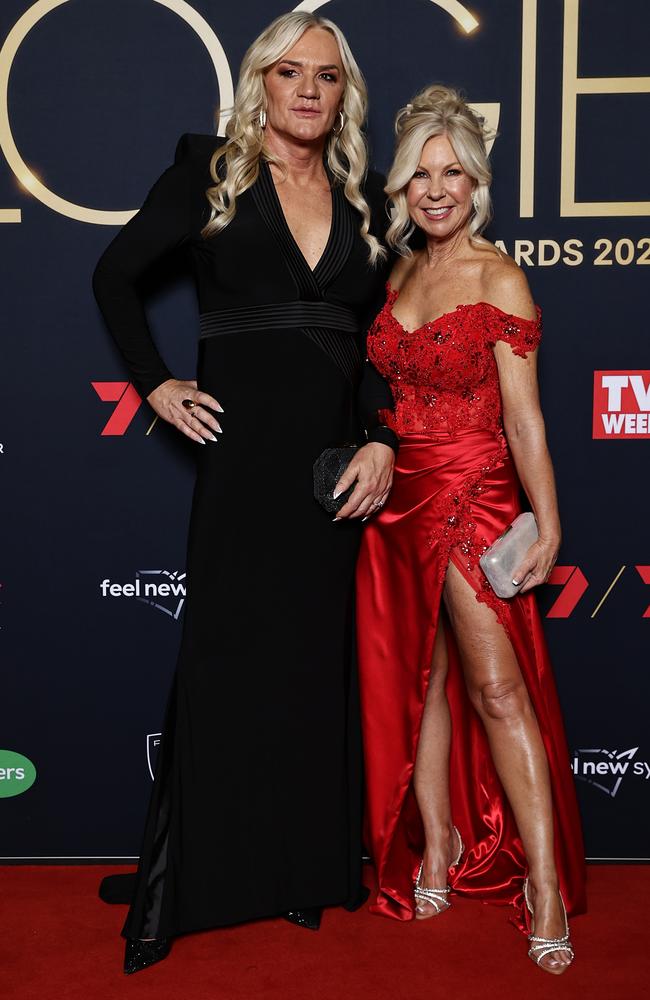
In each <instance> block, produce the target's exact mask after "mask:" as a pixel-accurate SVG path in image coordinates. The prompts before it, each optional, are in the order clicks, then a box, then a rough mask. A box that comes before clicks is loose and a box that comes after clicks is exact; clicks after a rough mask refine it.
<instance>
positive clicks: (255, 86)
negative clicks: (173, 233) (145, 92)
mask: <svg viewBox="0 0 650 1000" xmlns="http://www.w3.org/2000/svg"><path fill="white" fill-rule="evenodd" d="M309 28H324V29H325V31H329V32H330V33H331V34H332V35H334V38H335V39H336V41H337V44H338V47H339V52H340V55H341V62H342V64H343V69H344V72H345V91H344V93H343V107H342V111H343V127H342V128H341V130H340V132H338V133H334V132H332V134H331V135H330V137H329V139H328V142H327V147H326V150H325V155H326V159H327V164H328V166H329V168H330V170H331V172H332V174H333V175H334V178H335V179H336V181H338V182H339V183H340V184H342V185H343V190H344V193H345V197H346V198H347V200H348V201H349V202H350V204H351V205H352V206H353V208H355V209H356V210H357V211H358V212H359V215H360V216H361V230H360V231H361V236H362V237H363V239H364V240H365V242H366V243H367V245H368V250H369V256H370V261H371V262H372V263H373V264H375V263H376V262H377V260H379V259H380V258H382V257H384V256H385V255H386V250H385V248H384V247H383V246H382V245H381V243H380V242H379V240H378V239H377V238H376V237H375V236H373V235H372V233H371V232H370V209H369V207H368V204H367V202H366V200H365V198H364V196H363V194H362V191H361V186H362V184H363V182H364V180H365V176H366V173H367V169H368V149H367V145H366V139H365V136H364V134H363V131H362V128H363V124H364V122H365V119H366V112H367V107H368V98H367V90H366V84H365V80H364V78H363V76H362V73H361V70H360V69H359V67H358V65H357V62H356V60H355V58H354V56H353V55H352V52H351V51H350V46H349V45H348V43H347V41H346V39H345V36H344V35H343V32H342V31H341V29H340V28H338V27H337V26H336V25H335V24H334V23H333V22H332V21H329V20H327V18H323V17H317V16H316V15H315V14H309V13H303V12H300V11H293V12H292V13H290V14H282V15H281V16H280V17H277V18H276V19H275V20H274V21H273V22H272V23H271V24H270V25H269V26H268V28H265V30H264V31H263V32H262V33H261V35H259V36H258V37H257V38H256V39H255V41H254V42H253V44H252V45H251V46H250V48H249V49H248V51H247V52H246V55H245V56H244V59H243V61H242V65H241V71H240V74H239V82H238V84H237V90H236V93H235V100H234V104H233V109H232V115H231V117H230V120H229V121H228V124H227V125H226V142H225V144H224V145H223V146H221V147H220V148H219V149H218V150H217V151H216V152H215V154H214V155H213V157H212V160H211V162H210V173H211V175H212V179H213V180H214V187H210V188H208V190H207V191H206V196H207V198H208V201H209V202H210V206H211V211H210V218H209V220H208V222H207V224H206V225H205V227H204V228H203V230H202V235H203V236H204V237H206V238H207V237H209V236H213V235H214V234H216V233H219V232H221V230H222V229H225V228H226V226H227V225H229V223H230V222H232V220H233V218H234V216H235V212H236V209H237V198H238V197H239V195H241V194H243V193H244V191H247V190H248V188H250V187H252V185H253V184H254V183H255V181H256V180H257V177H258V175H259V161H260V157H264V159H266V160H268V161H269V162H270V163H276V164H278V165H279V166H280V167H283V166H284V165H283V163H282V161H281V160H280V159H279V158H278V157H276V156H274V155H273V154H272V153H270V151H269V150H268V149H266V148H265V145H264V130H263V129H262V128H261V126H260V123H259V116H260V112H261V111H263V110H265V109H266V90H265V87H264V74H265V71H266V70H268V69H269V68H270V67H271V66H273V65H274V64H275V63H276V62H278V61H279V60H280V59H282V57H283V56H284V55H286V53H287V52H288V51H289V49H291V48H292V47H293V45H295V43H296V42H297V41H298V39H299V38H300V37H301V36H302V35H303V34H304V33H305V31H307V30H308V29H309ZM224 167H225V169H224Z"/></svg>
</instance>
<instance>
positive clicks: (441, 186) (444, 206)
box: [406, 135, 475, 240]
mask: <svg viewBox="0 0 650 1000" xmlns="http://www.w3.org/2000/svg"><path fill="white" fill-rule="evenodd" d="M474 187H475V181H474V180H473V179H472V178H471V177H470V176H469V175H468V174H466V173H465V171H464V170H463V168H462V166H461V165H460V163H459V162H458V160H457V158H456V153H455V151H454V148H453V146H452V145H451V143H450V141H449V139H448V138H447V136H446V135H436V136H433V138H431V139H428V140H427V142H425V144H424V146H423V147H422V153H421V154H420V162H419V163H418V167H417V170H416V171H415V173H414V174H413V178H412V180H411V181H410V182H409V185H408V188H407V190H406V203H407V206H408V212H409V215H410V216H411V219H412V220H413V222H414V223H415V225H416V226H418V227H419V228H420V229H422V230H423V231H424V232H425V233H426V235H427V236H428V237H430V238H432V239H440V240H444V239H447V238H449V237H450V236H452V235H453V234H454V233H457V232H459V231H460V230H461V229H462V228H463V227H464V226H465V225H466V224H467V221H468V219H469V217H470V215H471V212H472V191H473V189H474Z"/></svg>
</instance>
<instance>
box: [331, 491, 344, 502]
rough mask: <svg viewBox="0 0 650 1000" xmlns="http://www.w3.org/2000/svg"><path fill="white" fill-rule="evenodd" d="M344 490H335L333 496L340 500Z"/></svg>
mask: <svg viewBox="0 0 650 1000" xmlns="http://www.w3.org/2000/svg"><path fill="white" fill-rule="evenodd" d="M342 492H343V490H334V492H333V493H332V496H333V498H334V499H335V500H338V498H339V497H340V496H341V493H342Z"/></svg>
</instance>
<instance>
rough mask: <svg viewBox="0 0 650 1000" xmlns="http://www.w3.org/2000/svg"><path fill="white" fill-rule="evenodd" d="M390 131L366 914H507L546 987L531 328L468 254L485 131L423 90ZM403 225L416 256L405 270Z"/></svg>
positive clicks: (549, 806)
mask: <svg viewBox="0 0 650 1000" xmlns="http://www.w3.org/2000/svg"><path fill="white" fill-rule="evenodd" d="M397 132H398V143H397V150H396V157H395V162H394V165H393V168H392V170H391V173H390V175H389V179H388V185H387V188H386V191H387V192H388V195H389V198H390V200H391V202H392V206H393V213H392V215H393V221H392V224H391V227H390V229H389V231H388V236H387V239H388V241H389V243H391V245H392V246H393V248H395V249H396V250H397V251H398V253H400V255H401V256H400V258H398V263H397V264H396V266H395V268H394V269H393V272H392V274H391V278H390V283H389V285H388V296H387V300H386V303H385V305H384V308H383V309H382V311H381V312H380V314H379V315H378V316H377V318H376V320H375V322H374V324H373V327H372V329H371V330H370V333H369V336H368V354H369V358H370V360H371V361H372V362H373V363H374V365H375V366H376V367H377V369H379V371H380V372H381V373H382V374H383V375H384V376H385V378H387V379H388V380H389V382H390V384H391V387H392V390H393V395H394V399H395V408H394V412H386V413H384V414H383V418H384V420H385V422H386V423H387V424H388V425H389V426H391V427H392V428H393V429H394V430H395V431H396V432H397V433H398V435H399V437H400V450H399V456H398V459H397V464H396V467H395V478H394V485H393V490H392V493H391V495H390V498H389V500H388V502H387V503H386V505H385V506H383V507H382V509H381V510H380V511H378V512H377V513H376V514H375V516H374V517H373V518H372V520H371V521H370V522H369V523H368V525H367V527H366V531H365V535H364V540H363V545H362V551H361V556H360V561H359V564H358V576H357V590H358V597H357V600H358V618H359V621H358V635H359V639H358V642H359V654H360V671H361V683H362V706H363V721H364V740H365V755H366V768H367V798H368V802H367V827H368V828H367V837H368V842H369V846H370V847H371V849H372V855H373V858H374V861H375V865H376V869H377V879H378V892H377V896H376V899H375V901H374V903H373V906H372V909H373V910H374V912H375V913H380V914H384V915H386V916H392V917H395V918H396V919H398V920H410V919H412V918H413V917H416V918H420V919H423V918H427V917H431V916H434V915H437V914H438V913H442V912H443V911H444V910H445V909H446V908H447V907H448V905H449V893H450V891H452V890H453V891H454V892H457V893H462V894H464V895H467V896H474V897H476V898H479V899H481V900H485V901H493V902H497V903H501V904H511V905H513V906H514V908H515V923H516V925H517V926H518V927H519V928H520V929H521V930H522V931H525V932H528V933H529V937H530V939H531V940H530V946H529V949H530V950H529V955H530V957H531V958H533V959H534V960H535V961H536V962H537V963H538V964H539V965H540V966H541V967H542V968H544V969H546V971H548V972H552V973H555V974H559V973H562V972H564V971H565V969H566V968H567V967H568V965H569V964H570V962H571V960H572V958H573V951H572V949H571V946H570V941H569V938H568V925H567V923H566V917H565V912H564V904H566V911H567V912H568V913H569V914H575V913H580V912H581V911H583V910H584V909H585V889H584V882H585V866H584V851H583V844H582V835H581V828H580V819H579V814H578V809H577V803H576V797H575V790H574V786H573V776H572V774H571V771H570V766H569V754H568V751H567V746H566V742H565V736H564V730H563V724H562V717H561V711H560V706H559V703H558V698H557V693H556V689H555V683H554V679H553V674H552V669H551V664H550V662H549V657H548V653H547V648H546V644H545V641H544V636H543V632H542V627H541V621H540V616H539V613H538V610H537V606H536V603H535V597H534V595H533V594H532V593H531V590H532V588H533V587H534V586H536V585H537V584H540V583H542V582H544V581H545V580H546V579H547V577H548V574H549V573H550V571H551V568H552V566H553V564H554V562H555V559H556V557H557V552H558V548H559V545H560V525H559V517H558V510H557V501H556V495H555V486H554V477H553V469H552V465H551V460H550V457H549V453H548V450H547V446H546V441H545V435H544V422H543V418H542V414H541V411H540V407H539V398H538V391H537V376H536V355H537V347H538V344H539V340H540V335H541V321H540V311H539V309H537V308H536V307H535V306H534V304H533V302H532V299H531V297H530V292H529V290H528V285H527V282H526V279H525V277H524V275H523V272H522V271H521V270H520V269H519V268H518V267H517V266H516V265H515V264H514V263H513V261H512V260H511V259H510V258H509V257H507V256H506V255H504V254H501V253H500V252H499V251H498V250H497V249H496V248H495V247H494V246H493V244H491V243H489V242H488V241H487V240H485V239H484V238H483V237H481V235H480V233H481V230H482V228H483V227H484V226H485V225H486V223H487V221H488V220H489V217H490V195H489V183H490V179H491V176H490V168H489V163H488V159H487V154H486V149H485V140H484V130H483V123H482V122H481V121H480V119H478V118H477V116H476V115H475V114H474V113H473V112H472V111H471V109H470V108H469V107H468V106H467V104H465V102H464V101H463V100H462V99H461V98H460V97H459V95H458V94H457V93H455V92H454V91H450V90H448V89H447V88H445V87H429V88H427V89H426V90H425V91H423V92H422V93H421V94H419V95H418V96H417V97H416V98H414V100H413V103H412V104H410V105H407V107H406V108H405V109H403V110H402V112H400V114H399V116H398V121H397ZM416 228H417V229H418V230H420V235H421V236H423V237H424V240H425V241H426V244H425V246H424V247H423V249H421V250H416V251H415V252H412V251H411V250H410V249H409V248H408V245H407V241H408V240H409V238H410V235H411V233H412V232H413V230H414V229H416ZM458 303H461V304H460V305H459V304H458ZM343 485H346V483H345V482H344V483H343ZM521 486H523V488H524V490H525V492H526V494H527V496H528V499H529V501H530V504H531V506H532V509H533V512H534V514H535V517H536V520H537V524H538V528H539V540H538V541H537V542H536V543H535V544H534V545H533V546H532V547H531V548H530V549H529V550H528V553H527V555H526V557H525V558H524V560H523V562H522V564H521V565H520V567H519V570H518V571H517V572H516V573H515V582H519V583H522V581H523V584H522V585H521V587H520V589H519V591H518V593H517V595H516V596H515V597H513V598H512V599H510V600H501V599H499V598H498V597H497V596H496V595H495V593H494V592H493V591H492V590H491V588H490V586H489V584H488V582H487V580H486V578H485V576H484V575H483V573H482V571H481V569H480V567H479V565H478V560H479V558H480V556H481V554H482V553H483V552H484V551H485V550H486V548H488V546H489V545H491V544H492V542H494V541H495V540H496V539H497V538H498V536H499V535H501V534H502V533H503V531H504V530H505V529H506V528H507V526H508V525H509V524H510V523H511V522H512V520H513V519H514V518H515V517H516V516H517V514H518V513H520V510H521V507H520V487H521ZM459 855H460V857H459ZM526 877H527V881H526ZM524 890H526V891H524Z"/></svg>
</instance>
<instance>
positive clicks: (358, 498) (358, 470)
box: [334, 441, 395, 521]
mask: <svg viewBox="0 0 650 1000" xmlns="http://www.w3.org/2000/svg"><path fill="white" fill-rule="evenodd" d="M394 465H395V453H394V452H393V449H392V448H389V447H388V445H387V444H380V443H379V442H378V441H370V442H369V443H368V444H366V445H364V446H363V448H359V450H358V451H357V452H356V454H355V456H354V458H353V459H352V461H351V462H350V464H349V465H348V467H347V469H346V470H345V472H344V473H343V475H342V476H341V478H340V479H339V481H338V483H337V484H336V489H335V490H334V496H335V497H337V496H340V495H341V493H344V492H345V490H347V489H348V487H349V486H352V483H353V482H354V481H355V480H356V483H357V485H356V486H355V488H354V490H353V491H352V495H351V496H350V498H349V500H348V501H347V503H346V504H345V506H343V507H341V509H340V511H339V512H338V514H337V515H336V517H335V518H334V520H335V521H339V520H341V519H343V518H346V517H349V518H353V517H363V518H365V517H369V516H370V515H371V514H374V513H376V512H377V511H378V510H380V509H381V507H383V505H384V504H385V503H386V500H387V499H388V494H389V493H390V488H391V486H392V485H393V466H394Z"/></svg>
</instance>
